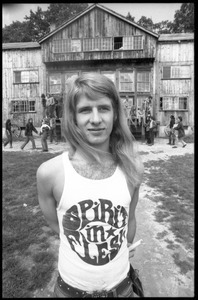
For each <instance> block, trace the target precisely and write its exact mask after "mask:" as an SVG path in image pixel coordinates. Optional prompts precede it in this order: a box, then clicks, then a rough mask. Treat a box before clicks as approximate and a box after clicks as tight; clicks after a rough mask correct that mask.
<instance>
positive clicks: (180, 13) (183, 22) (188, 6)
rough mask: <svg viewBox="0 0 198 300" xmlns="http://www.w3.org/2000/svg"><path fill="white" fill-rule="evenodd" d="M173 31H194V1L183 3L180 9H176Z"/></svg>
mask: <svg viewBox="0 0 198 300" xmlns="http://www.w3.org/2000/svg"><path fill="white" fill-rule="evenodd" d="M173 32H175V33H179V32H194V3H182V5H181V8H180V10H176V12H175V15H174V22H173Z"/></svg>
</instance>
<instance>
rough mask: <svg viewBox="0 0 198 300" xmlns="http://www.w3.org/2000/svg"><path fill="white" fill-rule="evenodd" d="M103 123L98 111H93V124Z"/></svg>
mask: <svg viewBox="0 0 198 300" xmlns="http://www.w3.org/2000/svg"><path fill="white" fill-rule="evenodd" d="M101 121H102V119H101V115H100V113H99V111H98V110H97V109H93V111H92V114H91V119H90V122H91V123H100V122H101Z"/></svg>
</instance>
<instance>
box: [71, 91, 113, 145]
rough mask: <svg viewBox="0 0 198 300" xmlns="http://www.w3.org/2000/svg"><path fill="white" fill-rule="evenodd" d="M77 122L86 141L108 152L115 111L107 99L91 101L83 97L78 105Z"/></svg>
mask: <svg viewBox="0 0 198 300" xmlns="http://www.w3.org/2000/svg"><path fill="white" fill-rule="evenodd" d="M76 122H77V126H78V128H79V129H80V131H81V133H82V134H83V137H84V139H85V141H86V142H87V143H88V144H89V145H91V146H92V147H95V148H97V149H100V150H103V151H108V150H109V139H110V134H111V132H112V129H113V122H114V111H113V106H112V103H111V100H110V99H109V98H107V97H105V96H104V97H103V98H99V99H97V100H90V99H88V98H87V97H86V96H84V95H82V96H81V97H80V98H79V99H78V101H77V105H76Z"/></svg>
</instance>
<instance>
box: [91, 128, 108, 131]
mask: <svg viewBox="0 0 198 300" xmlns="http://www.w3.org/2000/svg"><path fill="white" fill-rule="evenodd" d="M102 130H104V128H90V129H88V131H102Z"/></svg>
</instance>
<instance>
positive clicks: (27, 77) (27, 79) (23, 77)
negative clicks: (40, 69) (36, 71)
mask: <svg viewBox="0 0 198 300" xmlns="http://www.w3.org/2000/svg"><path fill="white" fill-rule="evenodd" d="M21 82H30V72H29V71H22V72H21Z"/></svg>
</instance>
